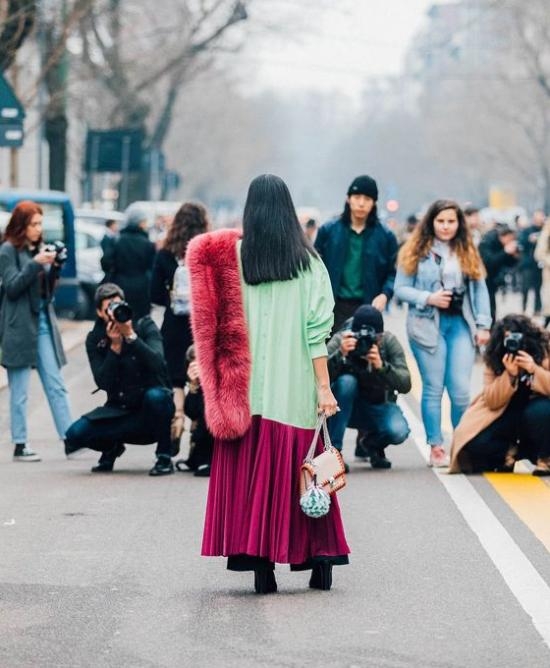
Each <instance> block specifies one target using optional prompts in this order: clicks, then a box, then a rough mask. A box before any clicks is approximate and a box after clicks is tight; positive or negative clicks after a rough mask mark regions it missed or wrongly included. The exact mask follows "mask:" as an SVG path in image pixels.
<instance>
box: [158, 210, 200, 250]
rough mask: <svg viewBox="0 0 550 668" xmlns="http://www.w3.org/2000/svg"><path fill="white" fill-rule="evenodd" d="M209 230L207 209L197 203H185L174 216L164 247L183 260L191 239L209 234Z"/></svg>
mask: <svg viewBox="0 0 550 668" xmlns="http://www.w3.org/2000/svg"><path fill="white" fill-rule="evenodd" d="M208 228H209V221H208V213H207V211H206V207H204V206H203V205H202V204H198V203H196V202H185V203H184V204H182V205H181V206H180V208H179V209H178V212H177V213H176V215H175V216H174V220H173V222H172V224H171V225H170V227H169V228H168V234H167V235H166V239H165V240H164V244H163V246H162V247H163V248H164V250H167V251H169V252H170V253H173V254H174V255H175V256H176V257H177V258H181V259H183V258H185V253H186V251H187V244H188V243H189V242H190V241H191V239H192V238H193V237H196V236H197V234H202V233H203V232H207V231H208Z"/></svg>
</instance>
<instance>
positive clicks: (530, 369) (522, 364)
mask: <svg viewBox="0 0 550 668" xmlns="http://www.w3.org/2000/svg"><path fill="white" fill-rule="evenodd" d="M516 363H517V365H518V367H519V368H520V369H523V370H524V371H527V373H535V368H536V366H537V364H536V362H535V360H534V359H533V358H532V357H531V355H529V353H526V352H525V350H520V351H519V352H518V353H517V354H516Z"/></svg>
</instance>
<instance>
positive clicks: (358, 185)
mask: <svg viewBox="0 0 550 668" xmlns="http://www.w3.org/2000/svg"><path fill="white" fill-rule="evenodd" d="M350 195H366V196H367V197H372V199H373V200H374V201H375V202H376V200H377V199H378V186H377V185H376V181H375V180H374V179H372V178H371V177H370V176H367V175H366V174H363V176H357V177H356V178H354V179H353V181H352V183H351V185H350V187H349V188H348V197H349V196H350Z"/></svg>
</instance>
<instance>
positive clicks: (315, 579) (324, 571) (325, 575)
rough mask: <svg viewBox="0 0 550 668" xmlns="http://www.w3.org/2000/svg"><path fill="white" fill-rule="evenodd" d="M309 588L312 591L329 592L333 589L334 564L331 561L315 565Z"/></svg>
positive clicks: (319, 562)
mask: <svg viewBox="0 0 550 668" xmlns="http://www.w3.org/2000/svg"><path fill="white" fill-rule="evenodd" d="M309 586H310V588H311V589H322V590H323V591H329V589H330V588H331V587H332V564H331V563H330V561H318V562H316V563H315V564H314V565H313V568H312V569H311V578H310V580H309Z"/></svg>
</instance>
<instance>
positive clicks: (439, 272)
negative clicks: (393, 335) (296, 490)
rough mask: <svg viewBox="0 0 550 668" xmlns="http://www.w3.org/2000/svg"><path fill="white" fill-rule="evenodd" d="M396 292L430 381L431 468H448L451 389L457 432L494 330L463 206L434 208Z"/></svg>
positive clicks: (444, 203) (426, 400)
mask: <svg viewBox="0 0 550 668" xmlns="http://www.w3.org/2000/svg"><path fill="white" fill-rule="evenodd" d="M395 294H396V295H397V297H399V299H401V301H403V302H406V303H407V304H408V305H409V310H408V314H407V335H408V338H409V344H410V346H411V349H412V352H413V354H414V357H415V359H416V363H417V364H418V368H419V370H420V375H421V377H422V402H421V409H422V420H423V422H424V428H425V430H426V438H427V441H428V445H429V446H430V448H431V450H430V466H436V467H442V466H447V465H448V457H447V453H446V452H445V448H444V446H443V434H442V431H441V400H442V398H443V391H444V389H445V388H446V389H447V392H448V394H449V398H450V400H451V422H452V425H453V428H454V427H456V426H457V425H458V423H459V421H460V418H461V417H462V414H463V413H464V411H465V410H466V408H467V406H468V404H469V402H470V376H471V372H472V368H473V365H474V360H475V346H476V344H477V345H479V346H482V345H485V344H486V343H487V341H488V340H489V328H490V326H491V313H490V305H489V293H488V291H487V286H486V284H485V280H484V268H483V263H482V261H481V258H480V256H479V253H478V251H477V249H476V247H475V245H474V243H473V241H472V238H471V236H470V233H469V231H468V228H467V226H466V221H465V219H464V214H463V212H462V210H461V208H460V207H459V206H458V204H456V202H453V201H450V200H437V201H436V202H434V203H433V204H432V205H431V206H430V207H429V209H428V211H427V212H426V215H425V216H424V218H423V220H422V222H421V223H420V224H419V225H418V227H417V228H416V230H415V231H414V233H413V235H412V236H411V238H410V239H409V241H407V242H406V243H405V245H404V246H403V247H402V249H401V251H400V252H399V258H398V269H397V277H396V281H395Z"/></svg>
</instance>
